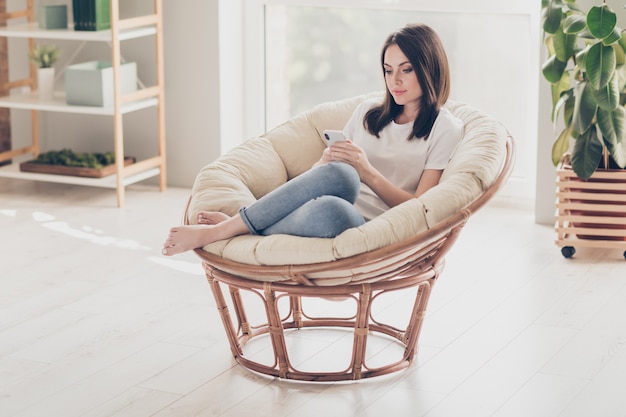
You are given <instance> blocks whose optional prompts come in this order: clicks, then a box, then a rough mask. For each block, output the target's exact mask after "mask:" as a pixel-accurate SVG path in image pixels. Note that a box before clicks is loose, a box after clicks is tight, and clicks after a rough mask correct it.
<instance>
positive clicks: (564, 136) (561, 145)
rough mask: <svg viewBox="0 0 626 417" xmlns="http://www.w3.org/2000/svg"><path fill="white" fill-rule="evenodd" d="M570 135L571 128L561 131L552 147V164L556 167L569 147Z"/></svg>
mask: <svg viewBox="0 0 626 417" xmlns="http://www.w3.org/2000/svg"><path fill="white" fill-rule="evenodd" d="M571 135H572V128H571V127H568V128H565V129H563V131H562V132H561V134H560V135H559V137H558V138H556V140H555V141H554V144H553V145H552V163H553V164H554V166H557V165H558V164H559V162H561V158H563V155H564V154H565V152H567V151H568V150H569V147H570V136H571Z"/></svg>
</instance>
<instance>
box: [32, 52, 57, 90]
mask: <svg viewBox="0 0 626 417" xmlns="http://www.w3.org/2000/svg"><path fill="white" fill-rule="evenodd" d="M60 53H61V52H60V50H59V48H57V47H56V46H54V45H36V46H35V47H34V48H33V49H32V50H30V52H29V53H28V57H29V58H30V60H31V61H32V62H33V63H34V64H35V65H36V66H37V89H38V92H39V98H40V99H41V100H51V99H52V95H53V92H54V72H55V71H54V67H53V65H54V63H55V62H56V61H57V60H58V59H59V55H60Z"/></svg>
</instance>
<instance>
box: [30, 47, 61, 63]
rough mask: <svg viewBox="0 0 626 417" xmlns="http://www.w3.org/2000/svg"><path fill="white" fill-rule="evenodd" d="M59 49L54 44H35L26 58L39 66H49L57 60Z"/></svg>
mask: <svg viewBox="0 0 626 417" xmlns="http://www.w3.org/2000/svg"><path fill="white" fill-rule="evenodd" d="M60 54H61V51H60V50H59V48H57V47H56V46H54V45H36V46H35V47H34V48H33V49H32V50H31V51H30V52H29V53H28V58H29V59H30V60H31V61H33V62H34V63H35V64H36V65H37V66H38V67H39V68H50V67H51V66H53V65H54V63H55V62H57V59H59V55H60Z"/></svg>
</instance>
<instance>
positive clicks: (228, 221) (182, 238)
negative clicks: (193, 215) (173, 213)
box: [161, 212, 250, 256]
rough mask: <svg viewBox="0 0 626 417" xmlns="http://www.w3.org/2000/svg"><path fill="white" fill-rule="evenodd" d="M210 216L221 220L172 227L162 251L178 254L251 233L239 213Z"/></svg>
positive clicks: (163, 252) (167, 253) (168, 254)
mask: <svg viewBox="0 0 626 417" xmlns="http://www.w3.org/2000/svg"><path fill="white" fill-rule="evenodd" d="M211 213H213V212H211ZM213 214H214V213H213ZM224 216H225V217H224ZM198 217H199V215H198ZM209 217H211V218H213V219H214V220H216V219H221V220H220V221H219V222H218V223H216V224H194V225H185V226H178V227H172V228H171V229H170V233H169V235H167V239H165V243H163V249H161V253H162V254H163V255H165V256H171V255H176V254H177V253H183V252H186V251H188V250H192V249H196V248H201V247H204V246H206V245H208V244H209V243H213V242H216V241H218V240H222V239H228V238H231V237H234V236H239V235H243V234H248V233H250V231H249V230H248V227H247V226H246V224H245V223H244V222H243V220H242V219H241V216H239V215H236V216H233V217H228V216H226V215H225V214H224V215H221V214H219V215H216V216H213V215H211V216H209Z"/></svg>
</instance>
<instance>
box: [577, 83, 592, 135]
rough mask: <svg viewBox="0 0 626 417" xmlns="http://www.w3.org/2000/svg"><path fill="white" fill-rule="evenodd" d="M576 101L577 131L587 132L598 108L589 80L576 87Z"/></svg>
mask: <svg viewBox="0 0 626 417" xmlns="http://www.w3.org/2000/svg"><path fill="white" fill-rule="evenodd" d="M574 95H575V96H576V102H575V104H574V118H573V121H572V122H573V126H574V129H575V130H576V132H579V133H580V132H586V131H587V130H588V129H589V127H590V126H591V122H592V121H593V118H594V116H595V115H596V109H597V108H598V106H597V104H596V101H595V100H594V98H593V93H592V92H591V86H590V85H589V83H588V82H581V83H579V84H577V85H576V86H575V87H574Z"/></svg>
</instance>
